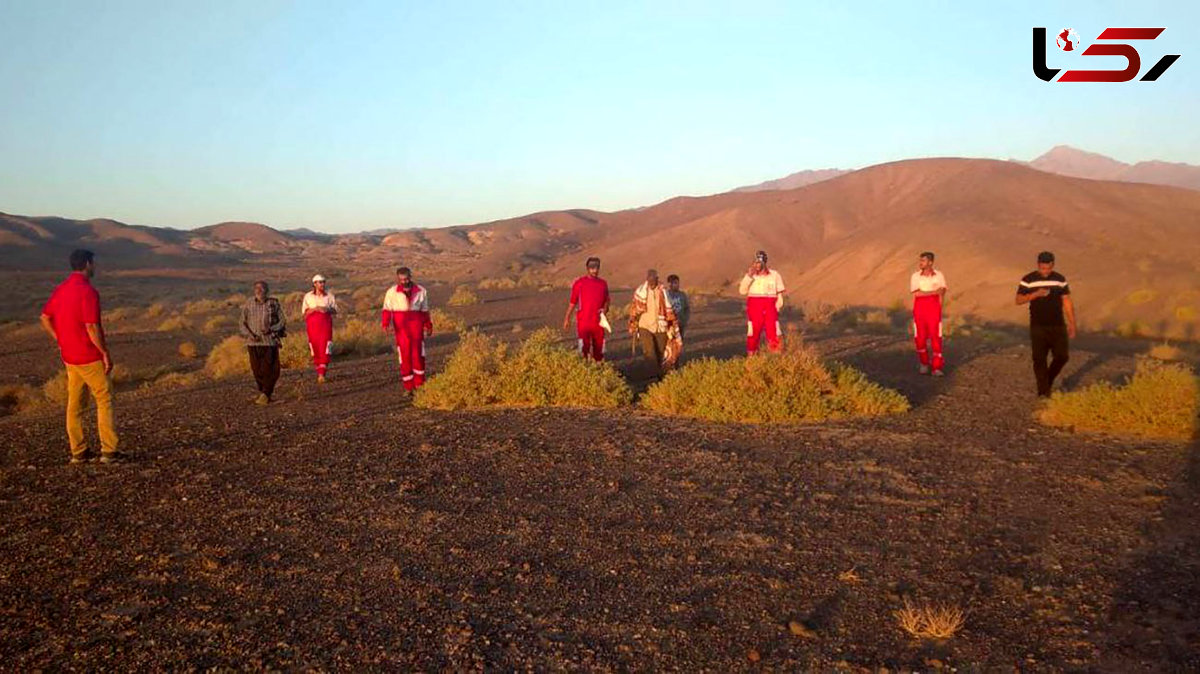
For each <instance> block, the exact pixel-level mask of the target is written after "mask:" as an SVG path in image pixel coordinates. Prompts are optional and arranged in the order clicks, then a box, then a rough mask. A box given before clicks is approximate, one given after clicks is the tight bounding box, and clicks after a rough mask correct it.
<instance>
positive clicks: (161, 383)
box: [142, 372, 203, 391]
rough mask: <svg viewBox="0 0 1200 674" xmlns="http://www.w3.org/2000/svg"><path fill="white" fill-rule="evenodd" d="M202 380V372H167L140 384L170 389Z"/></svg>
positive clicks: (186, 386) (149, 387)
mask: <svg viewBox="0 0 1200 674" xmlns="http://www.w3.org/2000/svg"><path fill="white" fill-rule="evenodd" d="M202 380H203V373H202V372H168V373H166V374H164V375H162V376H160V377H158V378H157V379H154V380H152V381H148V382H146V383H144V384H142V388H146V389H154V390H163V391H170V390H176V389H182V388H188V387H191V386H195V385H196V384H198V383H200V381H202Z"/></svg>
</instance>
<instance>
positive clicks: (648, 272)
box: [646, 269, 658, 279]
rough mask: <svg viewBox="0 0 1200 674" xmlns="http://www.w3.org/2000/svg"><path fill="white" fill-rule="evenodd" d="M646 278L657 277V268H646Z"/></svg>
mask: <svg viewBox="0 0 1200 674" xmlns="http://www.w3.org/2000/svg"><path fill="white" fill-rule="evenodd" d="M646 278H647V279H652V278H653V279H656V278H658V270H657V269H647V270H646Z"/></svg>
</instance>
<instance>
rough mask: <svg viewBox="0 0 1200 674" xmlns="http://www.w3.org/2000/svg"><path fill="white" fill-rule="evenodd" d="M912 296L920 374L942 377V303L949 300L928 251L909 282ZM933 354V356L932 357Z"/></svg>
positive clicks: (942, 276) (914, 333)
mask: <svg viewBox="0 0 1200 674" xmlns="http://www.w3.org/2000/svg"><path fill="white" fill-rule="evenodd" d="M908 290H909V293H910V294H912V296H913V336H914V337H915V338H916V341H917V360H918V361H920V373H921V374H930V372H931V371H932V373H933V376H935V377H940V376H942V367H943V366H944V364H945V359H944V358H943V357H942V303H943V302H944V301H945V298H946V277H945V276H944V275H942V272H940V271H938V270H937V269H934V268H933V253H931V252H929V251H925V252H924V253H921V255H920V257H918V258H917V271H915V272H913V275H912V277H910V278H909V281H908ZM931 351H932V353H931Z"/></svg>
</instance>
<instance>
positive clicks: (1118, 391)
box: [1038, 359, 1200, 440]
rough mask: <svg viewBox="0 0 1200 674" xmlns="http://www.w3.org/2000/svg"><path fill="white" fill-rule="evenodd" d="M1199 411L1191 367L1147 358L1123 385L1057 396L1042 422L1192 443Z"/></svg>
mask: <svg viewBox="0 0 1200 674" xmlns="http://www.w3.org/2000/svg"><path fill="white" fill-rule="evenodd" d="M1198 409H1200V385H1198V384H1197V380H1196V375H1195V373H1194V372H1192V369H1191V368H1189V367H1188V366H1186V365H1184V364H1182V363H1163V362H1159V361H1154V360H1149V359H1144V360H1141V361H1140V362H1139V363H1138V366H1137V371H1136V372H1135V373H1134V375H1133V376H1132V377H1131V378H1130V379H1129V380H1128V381H1126V383H1125V384H1124V385H1123V386H1114V385H1113V384H1111V383H1109V382H1098V383H1096V384H1092V385H1091V386H1088V387H1087V388H1084V389H1080V390H1078V391H1072V392H1069V393H1063V392H1058V393H1055V394H1054V395H1053V396H1052V397H1051V398H1050V400H1049V401H1047V402H1046V404H1045V406H1044V407H1042V409H1041V410H1039V411H1038V418H1039V419H1040V420H1041V422H1042V423H1044V424H1047V425H1050V426H1060V427H1066V428H1070V429H1072V430H1080V431H1092V432H1097V433H1109V434H1112V435H1131V436H1135V437H1144V438H1164V439H1173V440H1188V439H1190V438H1191V437H1192V436H1193V434H1194V433H1195V431H1196V413H1197V410H1198Z"/></svg>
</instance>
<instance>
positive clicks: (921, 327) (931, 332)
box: [913, 295, 944, 370]
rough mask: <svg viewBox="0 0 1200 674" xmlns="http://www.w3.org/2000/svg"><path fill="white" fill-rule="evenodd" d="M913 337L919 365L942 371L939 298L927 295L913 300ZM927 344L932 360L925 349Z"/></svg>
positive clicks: (940, 304) (940, 306) (940, 305)
mask: <svg viewBox="0 0 1200 674" xmlns="http://www.w3.org/2000/svg"><path fill="white" fill-rule="evenodd" d="M913 336H914V337H916V340H917V358H919V359H920V360H921V364H922V365H925V366H927V367H932V368H933V369H934V370H940V369H942V365H943V363H944V361H943V360H942V298H941V297H938V296H937V295H927V296H924V297H916V298H913ZM930 343H932V344H930ZM927 344H930V345H931V346H932V351H933V355H932V358H931V357H930V353H929V349H926V345H927Z"/></svg>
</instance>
